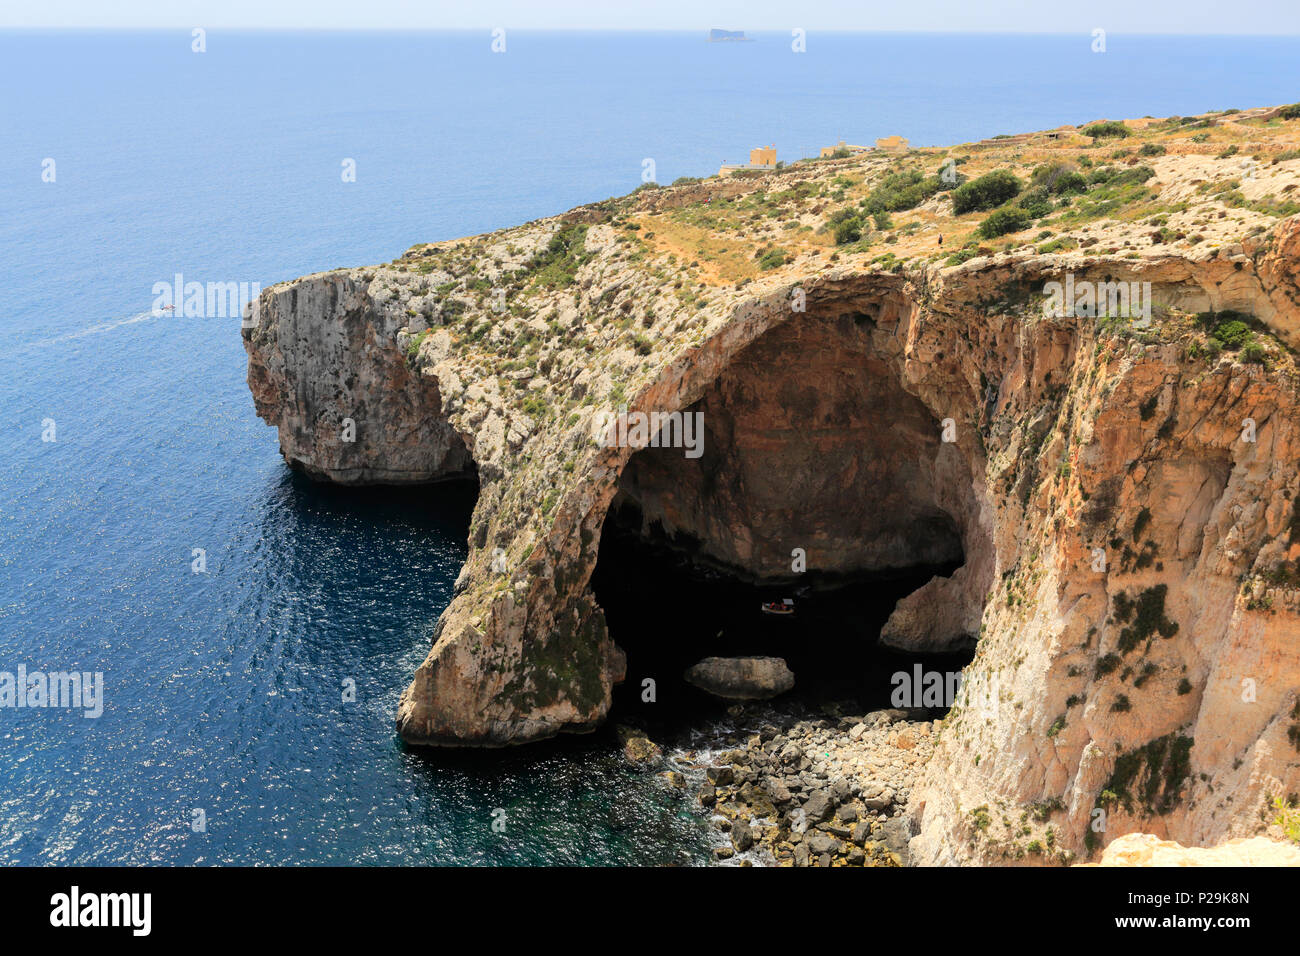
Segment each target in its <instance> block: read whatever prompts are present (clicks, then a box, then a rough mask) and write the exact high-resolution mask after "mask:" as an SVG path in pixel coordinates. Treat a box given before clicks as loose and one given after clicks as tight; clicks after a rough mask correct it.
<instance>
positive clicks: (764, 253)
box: [754, 246, 785, 271]
mask: <svg viewBox="0 0 1300 956" xmlns="http://www.w3.org/2000/svg"><path fill="white" fill-rule="evenodd" d="M754 258H755V259H757V260H758V267H759V268H760V269H762V270H764V271H767V270H768V269H776V268H778V267H780V266H783V265H785V250H784V249H780V248H778V247H776V246H770V247H768V248H767V249H760V250H759V251H758V252H757V253H755V254H754Z"/></svg>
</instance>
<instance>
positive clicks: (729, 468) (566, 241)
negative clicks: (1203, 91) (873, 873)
mask: <svg viewBox="0 0 1300 956" xmlns="http://www.w3.org/2000/svg"><path fill="white" fill-rule="evenodd" d="M255 319H256V321H255V322H253V323H250V324H249V326H248V327H247V328H245V329H244V331H243V333H242V334H243V336H244V342H245V346H246V348H247V352H248V358H249V368H248V382H249V386H250V388H251V390H252V394H253V398H254V401H255V403H256V407H257V412H258V414H259V415H261V416H262V417H263V418H264V419H265V420H266V421H267V422H268V423H270V424H272V425H274V426H276V427H277V428H278V432H279V441H280V447H281V450H282V452H283V455H284V458H285V460H286V461H287V462H288V463H289V464H290V465H291V466H293V467H294V468H297V469H300V470H301V471H303V472H305V473H306V474H308V475H310V476H312V477H313V478H316V479H318V480H321V481H330V482H338V483H341V484H367V483H416V482H431V481H436V480H439V479H445V478H451V477H463V476H470V477H473V478H474V479H476V480H477V482H478V485H479V497H478V502H477V505H476V507H475V510H474V515H473V518H472V523H471V529H470V537H469V548H470V550H469V557H468V559H467V560H466V562H465V566H464V569H463V571H462V572H461V574H460V577H459V579H458V580H457V582H456V588H455V594H454V597H453V599H452V601H451V603H450V605H449V606H448V607H447V608H446V610H445V611H443V613H442V615H441V618H440V619H439V621H438V624H437V630H436V636H435V642H434V644H433V647H432V649H431V650H430V652H429V655H428V658H427V659H426V660H425V662H424V663H423V664H422V665H421V666H420V667H419V669H418V670H417V671H416V673H415V675H414V678H413V680H412V681H411V683H410V686H409V687H408V688H407V690H406V692H405V693H404V695H403V696H402V700H401V704H400V707H399V710H398V713H397V728H398V730H399V731H400V734H401V736H402V737H403V738H404V739H405V740H406V741H408V742H409V743H411V744H415V745H440V746H479V747H499V746H503V745H510V744H523V743H527V742H529V741H536V740H541V739H543V738H547V737H551V736H554V735H556V734H560V733H581V732H585V731H589V730H591V729H593V728H595V727H596V726H597V725H599V724H601V722H602V721H604V720H605V718H606V715H607V713H608V712H609V709H610V705H611V693H612V690H613V688H614V686H615V684H616V683H618V682H621V681H623V680H624V679H625V678H626V679H630V680H632V681H640V679H641V676H642V675H640V674H639V673H638V671H637V661H636V659H635V656H632V657H631V658H630V657H629V655H627V654H625V653H624V651H623V650H622V649H621V648H620V646H619V643H618V642H619V634H618V633H611V630H610V627H609V626H608V623H607V620H606V616H605V613H604V611H603V610H602V608H601V606H600V604H599V602H598V601H597V600H596V597H595V595H594V593H593V591H592V588H591V580H592V576H593V572H594V571H595V570H596V565H597V561H598V554H599V549H600V543H601V532H602V528H603V527H604V524H605V522H606V519H607V516H608V515H609V514H610V512H611V508H616V507H626V508H628V509H631V511H630V513H633V514H635V515H637V516H638V520H639V521H640V523H641V527H642V528H643V529H644V532H645V534H646V535H650V534H651V533H655V534H664V535H667V536H668V537H670V538H671V539H672V540H673V541H674V542H678V543H683V542H688V543H689V545H690V546H689V547H685V546H683V550H682V553H683V560H689V561H694V562H700V563H701V564H707V565H708V566H710V567H712V568H720V569H726V570H727V571H728V572H729V573H733V574H734V575H736V576H739V577H743V578H745V579H747V580H754V581H771V582H795V581H797V580H798V576H799V574H800V573H801V572H802V569H801V568H799V567H797V566H796V565H797V563H798V562H799V561H803V562H804V564H805V566H806V568H807V570H808V571H810V572H813V571H815V572H817V573H821V574H828V575H833V574H849V573H855V574H861V573H867V574H870V573H876V572H885V571H888V570H890V569H898V568H915V567H928V566H933V565H941V564H944V563H951V564H953V565H956V566H957V569H956V570H955V571H954V572H953V573H951V574H950V575H946V576H945V575H935V576H934V577H932V578H930V579H929V581H928V583H925V584H924V585H923V586H921V587H920V588H919V589H918V590H916V591H914V592H912V593H910V594H908V595H907V596H905V597H904V598H902V599H901V600H900V601H898V603H897V606H896V607H895V608H894V610H893V612H892V614H891V615H890V616H889V618H888V621H887V623H886V624H885V625H884V627H883V629H882V631H881V635H880V639H881V641H882V643H884V644H886V645H888V646H890V647H894V648H905V649H910V650H913V651H935V652H939V651H947V650H952V649H954V648H958V647H971V646H973V647H974V657H973V660H972V661H971V662H970V664H969V665H968V666H967V667H966V668H965V672H964V678H965V686H966V687H967V688H981V689H982V691H983V693H982V696H981V697H980V698H979V699H978V700H976V699H973V698H970V697H964V698H962V699H960V700H958V701H957V702H956V703H955V704H954V705H953V706H952V707H951V709H949V710H947V712H946V714H945V715H944V716H943V717H942V719H938V720H925V721H918V720H916V719H913V718H911V717H909V715H907V714H905V713H902V712H900V713H886V714H877V715H861V714H859V715H849V716H848V717H846V718H844V719H843V720H830V721H827V722H825V723H824V724H823V725H821V726H818V725H815V724H807V723H805V724H802V725H791V726H774V727H773V728H772V729H771V731H770V732H766V733H764V734H760V735H759V736H758V737H757V738H756V739H755V740H753V741H751V746H747V747H741V748H739V749H738V751H736V752H734V753H733V754H731V755H730V756H729V759H728V761H727V762H725V763H724V764H722V765H720V766H719V767H717V768H713V769H711V770H710V783H709V788H710V790H711V793H709V794H705V795H704V796H705V799H709V800H712V801H715V802H717V801H721V802H722V803H723V804H726V805H728V806H730V807H731V808H732V809H731V811H730V812H731V816H732V817H734V818H735V820H737V821H738V822H739V823H740V824H741V825H742V828H741V829H740V830H739V831H738V832H739V834H740V836H739V839H740V841H741V842H745V843H747V844H750V843H753V842H754V841H755V840H758V841H765V842H766V844H767V845H768V846H770V847H771V850H772V852H773V854H774V856H775V857H776V858H777V859H779V860H782V861H787V860H788V861H790V862H792V863H804V864H807V863H809V862H810V861H811V862H818V861H821V862H824V863H826V864H827V865H829V864H830V863H832V862H834V863H839V862H848V863H856V864H860V863H863V862H873V859H871V858H872V857H880V858H883V857H888V858H889V859H891V860H893V861H894V862H898V861H899V860H900V859H901V858H903V857H906V861H907V862H913V863H920V864H935V863H1004V862H1020V863H1058V864H1059V863H1065V862H1080V861H1084V860H1092V861H1097V860H1099V859H1102V851H1103V850H1104V849H1105V847H1106V846H1107V845H1108V844H1110V843H1111V842H1112V841H1114V840H1116V839H1117V838H1119V837H1122V836H1124V835H1125V834H1132V833H1136V832H1144V833H1148V834H1153V835H1155V836H1156V837H1159V838H1161V839H1167V840H1172V841H1177V843H1179V844H1183V845H1187V846H1201V847H1204V846H1214V845H1217V844H1220V843H1222V842H1224V841H1226V840H1230V839H1234V838H1240V837H1253V836H1257V835H1259V834H1272V835H1274V836H1276V835H1278V832H1277V821H1278V819H1279V818H1280V815H1281V816H1285V814H1287V813H1288V812H1291V811H1290V810H1289V809H1288V808H1293V807H1294V806H1295V803H1296V794H1297V793H1298V792H1300V700H1298V699H1297V693H1298V691H1300V641H1297V636H1298V635H1300V470H1298V469H1297V462H1300V376H1298V374H1297V366H1296V353H1295V350H1296V349H1297V348H1298V347H1300V105H1297V106H1284V107H1274V108H1267V109H1255V110H1249V111H1238V110H1229V111H1224V112H1218V113H1210V114H1204V115H1199V116H1192V117H1168V118H1159V119H1154V118H1144V119H1140V120H1129V121H1113V120H1097V121H1095V122H1090V123H1085V124H1082V125H1080V126H1077V127H1075V126H1068V127H1060V128H1058V129H1055V130H1048V131H1043V132H1038V133H1022V134H1015V135H1008V136H1005V137H998V138H993V139H989V140H985V141H983V142H981V143H972V144H965V145H959V146H953V147H948V148H919V149H918V148H908V149H906V150H905V151H890V152H885V151H872V152H866V153H862V154H857V155H852V156H847V157H843V158H838V157H837V156H835V155H832V156H829V157H827V158H822V159H815V160H804V161H800V162H796V163H793V164H790V165H788V166H785V167H783V168H779V169H777V168H774V169H773V170H771V171H770V172H764V173H760V174H750V175H744V176H728V177H721V176H714V177H710V178H705V179H698V180H695V179H688V180H682V181H678V182H677V183H674V184H672V185H671V186H662V187H661V186H655V185H648V186H644V187H642V188H640V189H638V190H636V191H635V192H633V193H631V194H630V195H627V196H624V197H620V198H614V199H608V200H605V201H603V202H596V203H592V204H589V205H586V206H582V207H579V208H577V209H573V210H571V211H569V212H567V213H564V214H563V215H558V216H555V217H552V218H547V219H542V220H537V221H534V222H530V223H527V224H524V225H521V226H518V227H515V228H511V229H506V230H502V231H500V232H496V233H492V234H489V235H481V236H474V237H469V238H464V239H456V240H451V241H446V242H437V243H429V244H422V245H417V246H414V247H412V248H411V249H409V250H408V251H407V252H406V253H405V254H404V255H402V256H401V257H400V258H398V259H396V260H394V261H393V262H391V263H387V264H384V265H377V266H370V267H365V268H355V269H340V270H335V271H331V272H325V273H319V274H316V275H311V276H307V277H304V278H300V279H296V280H294V281H291V282H285V283H281V284H278V285H275V286H273V287H271V288H269V289H267V290H265V291H264V292H263V293H262V296H261V298H260V300H259V303H258V309H257V315H256V317H255ZM637 413H646V414H651V413H659V414H660V415H662V416H671V415H673V414H675V413H676V414H678V421H679V423H680V420H681V416H684V415H691V414H695V413H700V414H702V415H703V419H702V421H703V422H704V452H703V454H702V455H700V456H697V457H689V456H687V455H686V454H683V451H682V449H681V448H680V447H678V448H674V447H662V445H661V446H660V447H642V445H644V444H645V442H644V441H640V442H638V441H636V440H629V439H620V440H614V441H611V440H609V436H610V434H611V427H612V424H613V423H616V422H619V421H622V422H624V424H626V421H627V416H631V415H635V414H637ZM670 420H671V419H661V421H670ZM627 433H628V430H627V429H626V428H624V429H623V431H622V432H619V434H623V435H626V434H627ZM668 444H669V445H671V444H672V443H671V442H669V443H668ZM429 493H430V494H431V495H434V494H437V490H436V486H435V487H433V488H431V489H430V491H429ZM792 555H794V558H793V561H792ZM671 638H672V635H671V634H668V635H665V638H664V639H665V640H671ZM703 656H705V655H701V657H703ZM781 679H782V682H783V683H782V686H784V678H783V677H782V678H781ZM795 679H796V680H797V679H798V675H797V674H795ZM859 741H861V742H862V743H861V747H867V745H868V744H869V745H870V747H869V748H868V750H863V749H861V748H860V747H859V744H858V742H859ZM814 745H816V746H814ZM832 745H833V746H832ZM639 746H640V745H639ZM643 749H644V748H643ZM638 752H640V751H638ZM823 754H824V756H823ZM879 754H884V755H885V756H882V757H879V759H877V756H873V755H879ZM905 758H906V759H905ZM877 771H879V773H880V776H879V777H878V778H874V782H873V778H871V774H873V773H876V772H877ZM810 775H811V776H810ZM819 775H820V776H819ZM810 779H811V780H815V781H816V780H820V781H830V783H827V784H826V785H825V786H824V787H819V786H808V782H809V780H810ZM836 781H843V784H842V786H841V785H840V784H838V783H836ZM746 787H748V789H745V788H746ZM831 791H834V792H831ZM886 791H887V793H886ZM828 794H829V795H828ZM877 813H880V814H882V815H883V814H886V813H888V814H890V816H889V817H888V819H886V820H885V822H886V823H887V824H888V832H887V833H884V834H883V835H880V836H879V837H878V839H872V834H876V833H879V832H880V827H878V826H877V825H876V824H873V823H871V822H870V820H874V819H875V817H874V815H875V814H877ZM810 817H816V820H814V821H813V822H812V823H811V824H810V823H809V818H810ZM882 819H884V817H883V816H882ZM864 821H868V822H867V823H866V824H865V826H866V828H865V829H862V827H863V826H864ZM894 821H897V822H894ZM877 822H879V821H877ZM1099 824H1100V825H1099ZM809 826H811V827H812V828H813V829H811V830H809V829H808V827H809ZM882 826H883V825H882ZM801 827H802V829H801ZM755 831H757V833H756V832H755ZM868 844H870V845H868ZM801 846H802V847H803V849H802V850H801V849H799V848H800V847H801ZM1126 846H1127V844H1126ZM1126 852H1127V851H1126ZM890 854H893V855H892V856H890ZM1114 855H1115V854H1112V856H1114Z"/></svg>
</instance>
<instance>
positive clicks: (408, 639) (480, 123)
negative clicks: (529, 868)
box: [0, 32, 1300, 864]
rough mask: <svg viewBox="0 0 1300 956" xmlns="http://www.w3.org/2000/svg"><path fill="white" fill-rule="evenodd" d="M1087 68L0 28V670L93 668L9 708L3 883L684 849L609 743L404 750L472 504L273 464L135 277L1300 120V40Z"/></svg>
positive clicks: (1073, 44) (1066, 51)
mask: <svg viewBox="0 0 1300 956" xmlns="http://www.w3.org/2000/svg"><path fill="white" fill-rule="evenodd" d="M1107 47H1108V48H1107V52H1105V53H1104V54H1097V53H1093V52H1092V50H1091V37H1090V36H1087V35H1079V36H1068V37H1067V36H1052V37H1046V36H987V35H985V36H956V35H938V34H936V35H866V34H858V35H832V34H817V33H813V34H810V35H809V36H808V39H807V52H806V53H801V54H800V53H794V52H792V50H791V48H790V38H789V37H786V36H782V35H776V34H772V35H764V34H760V35H758V37H757V39H756V42H753V43H744V44H707V43H705V42H703V37H702V36H701V35H697V34H688V33H676V34H598V33H568V34H558V33H557V34H547V33H523V32H510V33H508V34H507V45H506V51H505V52H504V53H499V54H497V53H493V52H492V51H491V46H490V37H489V36H488V35H487V33H486V32H485V33H483V34H478V33H447V34H436V33H431V34H328V33H325V34H306V33H303V34H289V33H285V34H253V33H221V32H210V33H209V34H208V36H207V51H206V52H205V53H201V54H200V53H194V52H192V51H191V38H190V35H189V33H188V32H177V33H173V32H158V33H140V34H132V33H0V279H2V280H3V281H0V369H2V370H3V372H2V374H0V421H3V424H4V437H3V443H2V444H0V671H13V670H15V669H16V668H17V666H18V665H19V664H24V665H26V666H27V667H28V668H29V669H31V670H36V669H50V670H55V669H58V670H71V669H77V670H90V671H102V672H104V674H105V681H106V705H105V710H104V714H103V716H102V717H100V718H98V719H94V720H90V719H85V718H83V717H81V716H79V715H77V714H76V713H68V712H63V711H54V710H43V711H42V710H9V709H3V710H0V863H27V864H44V863H247V864H275V863H326V862H333V863H607V864H608V863H661V862H670V861H678V860H682V859H687V860H699V859H702V858H703V856H704V851H705V849H706V843H707V841H706V837H705V835H704V833H703V829H702V827H701V825H700V822H699V820H698V819H697V818H696V817H695V816H694V815H693V814H692V813H691V812H690V811H689V810H687V809H685V808H684V805H683V804H681V803H679V802H677V801H674V800H673V799H671V798H669V797H668V796H666V795H664V793H663V791H662V789H661V788H659V787H658V786H657V785H656V784H655V783H654V781H653V778H642V777H636V776H634V775H632V774H630V773H629V772H628V771H626V770H625V769H624V768H623V767H622V766H621V765H620V764H619V762H618V760H617V758H616V756H615V755H614V754H613V753H612V751H611V749H610V747H609V746H608V744H607V743H606V742H603V741H601V740H588V741H583V742H578V743H574V744H569V745H563V746H543V747H540V748H535V749H532V750H525V751H512V752H509V753H494V754H487V755H475V754H445V753H439V754H433V755H428V754H423V753H420V752H415V751H411V750H408V749H406V748H404V747H403V746H402V745H401V744H400V743H399V741H398V740H397V739H396V738H395V735H394V733H393V726H392V717H393V713H394V709H395V706H396V702H397V698H398V695H399V694H400V693H401V690H402V688H403V687H404V686H405V684H406V682H407V680H408V678H409V676H410V674H411V671H412V670H413V669H414V667H415V666H416V665H417V664H418V663H419V661H420V660H421V659H422V658H423V656H424V654H425V653H426V651H427V649H428V646H429V642H430V635H431V631H432V628H433V624H434V622H435V621H436V618H437V616H438V614H439V612H440V611H441V610H442V608H443V607H444V606H445V604H446V602H447V600H448V598H449V593H450V586H451V582H452V581H453V580H454V578H455V576H456V573H457V571H458V569H459V563H460V561H461V559H462V557H463V555H464V553H465V543H464V539H465V531H466V519H467V510H468V507H469V505H470V501H471V500H472V492H467V491H465V490H463V489H458V488H453V487H447V486H438V487H435V488H427V489H414V490H407V491H402V492H401V493H396V494H395V493H392V492H383V491H380V492H376V491H374V490H360V491H358V490H347V489H334V488H325V487H320V486H314V485H312V484H310V483H308V482H306V481H304V480H302V479H301V478H298V477H296V476H293V475H291V474H289V473H288V472H287V470H286V469H285V467H284V465H283V463H282V461H281V460H280V457H279V454H278V450H277V445H276V440H275V435H274V432H273V431H272V430H270V429H269V428H267V426H265V425H264V424H263V423H261V422H260V421H259V420H258V419H257V418H256V417H255V416H254V414H253V410H252V404H251V401H250V399H249V396H248V391H247V387H246V385H245V383H244V374H245V364H244V363H245V359H244V354H243V350H242V347H241V344H240V339H239V333H238V323H237V321H236V320H229V319H226V320H223V319H182V318H172V317H166V318H156V317H153V316H152V315H150V314H149V309H150V306H151V304H152V301H153V292H152V289H153V286H154V283H157V282H160V281H163V282H167V281H171V279H172V277H173V276H174V275H175V274H176V273H182V274H184V276H185V277H186V278H187V279H190V280H198V281H203V282H207V281H221V282H227V281H234V282H257V283H261V284H262V285H267V284H270V283H271V282H275V281H278V280H281V279H286V278H291V277H293V276H295V275H299V274H303V273H308V272H314V271H319V270H322V269H327V268H332V267H336V266H342V265H360V264H366V263H372V262H380V261H385V260H388V259H392V258H394V257H395V256H397V255H398V254H400V253H401V251H402V250H403V249H405V248H406V247H408V246H410V245H412V244H414V243H416V242H422V241H430V240H437V239H443V238H448V237H452V236H457V235H463V234H467V233H474V232H482V231H486V230H490V229H495V228H498V227H502V226H506V225H510V224H513V223H517V222H520V221H523V220H527V219H531V218H535V217H538V216H542V215H547V214H551V213H555V212H558V211H562V210H563V209H566V208H568V207H570V206H573V205H575V204H578V203H581V202H586V201H591V200H597V199H602V198H605V197H606V196H610V195H617V194H622V193H625V192H627V191H629V190H631V189H633V188H635V187H636V186H637V185H639V184H640V181H641V179H640V177H641V174H642V170H643V168H644V166H643V163H644V160H646V159H651V160H653V161H654V164H655V169H656V173H657V177H658V179H659V181H661V182H668V181H671V180H672V179H674V178H676V177H678V176H684V175H704V174H708V173H711V172H713V171H715V169H716V167H717V165H718V164H719V163H720V162H722V161H724V160H726V161H737V160H743V159H745V158H746V157H747V154H748V150H749V148H750V147H751V146H754V145H759V144H766V143H769V142H772V143H775V144H776V145H777V149H778V153H779V155H780V157H781V158H783V159H795V158H798V157H799V156H800V155H803V154H805V153H811V152H813V151H815V150H816V149H817V148H818V147H820V146H822V145H826V144H830V143H833V142H835V141H836V140H838V139H841V138H843V139H846V140H847V141H849V142H870V141H871V140H873V139H874V138H876V137H878V136H884V135H889V134H901V135H903V136H907V137H909V138H910V139H911V140H912V142H913V143H914V144H918V145H922V144H944V143H949V142H960V141H966V140H972V139H976V138H980V137H984V136H989V135H994V134H997V133H1004V132H1016V131H1021V130H1026V129H1041V128H1047V127H1051V126H1056V125H1059V124H1061V123H1067V122H1071V123H1078V122H1083V121H1086V120H1090V119H1094V118H1098V117H1103V116H1105V117H1111V118H1118V117H1126V116H1141V115H1148V114H1149V115H1157V116H1161V115H1168V114H1173V113H1178V114H1189V113H1194V112H1201V111H1204V110H1209V109H1221V108H1230V107H1238V108H1244V107H1248V106H1254V105H1260V104H1270V103H1279V102H1291V101H1295V100H1298V99H1300V82H1297V80H1298V79H1300V75H1298V74H1300V69H1298V67H1297V65H1298V64H1300V41H1297V40H1296V39H1294V38H1289V39H1268V38H1240V37H1237V38H1217V37H1211V38H1204V37H1202V38H1173V37H1127V36H1118V35H1111V36H1110V37H1109V38H1108V44H1107ZM47 158H48V159H53V160H54V163H55V166H54V169H55V174H56V175H55V181H54V182H44V181H43V180H42V170H43V161H44V160H46V159H47ZM344 159H353V160H355V161H356V168H357V179H356V182H355V183H345V182H343V181H342V177H341V176H340V170H341V163H342V161H343V160H344ZM49 422H53V423H54V428H55V437H56V440H55V441H53V442H48V441H43V440H42V435H43V432H47V431H48V423H49ZM194 549H203V550H204V552H205V553H206V561H207V570H206V573H203V574H195V573H193V571H192V569H191V562H192V561H193V560H194ZM340 675H344V676H346V677H351V678H352V679H353V680H355V683H356V690H357V700H356V702H355V703H344V702H343V701H342V699H341V696H342V695H341V694H340ZM196 809H197V810H202V811H204V814H205V817H206V821H207V830H206V832H202V833H195V832H193V831H192V829H191V822H192V820H193V819H194V818H193V811H194V810H196ZM502 809H503V810H505V811H506V821H507V825H506V828H505V831H504V832H503V833H498V832H494V830H493V828H492V826H491V824H492V822H493V819H494V817H493V811H495V810H502ZM683 854H685V856H683Z"/></svg>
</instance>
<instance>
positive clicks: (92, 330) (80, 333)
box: [0, 310, 164, 358]
mask: <svg viewBox="0 0 1300 956" xmlns="http://www.w3.org/2000/svg"><path fill="white" fill-rule="evenodd" d="M163 314H164V313H161V312H153V311H152V310H151V311H148V312H140V313H137V314H136V315H133V316H130V317H129V318H125V319H115V320H114V321H111V322H101V323H99V324H98V325H92V326H89V327H88V328H84V329H78V330H77V331H76V332H68V333H67V334H65V335H56V336H53V337H52V338H48V339H38V340H37V341H35V342H27V343H24V344H23V345H20V346H18V347H17V348H14V349H10V350H9V351H7V352H3V353H0V355H3V356H5V357H6V358H7V357H9V356H11V355H17V354H19V353H20V352H26V351H27V350H29V349H37V348H43V347H45V346H47V345H58V344H59V343H60V342H70V341H72V340H73V339H82V338H86V337H87V336H90V335H98V334H99V333H101V332H111V331H112V330H113V329H120V328H121V327H122V326H124V325H135V324H136V323H137V322H146V321H148V320H149V319H156V318H158V317H159V316H160V315H163Z"/></svg>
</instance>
